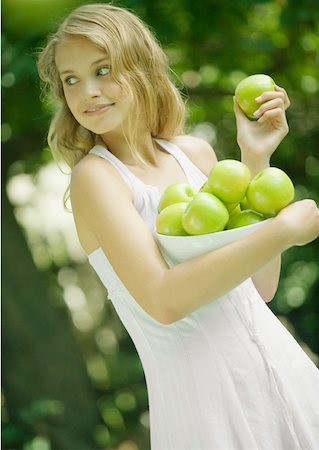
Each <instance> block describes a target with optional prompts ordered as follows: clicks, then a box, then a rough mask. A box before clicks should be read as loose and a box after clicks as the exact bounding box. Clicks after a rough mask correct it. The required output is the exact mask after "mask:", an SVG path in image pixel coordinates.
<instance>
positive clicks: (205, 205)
mask: <svg viewBox="0 0 319 450" xmlns="http://www.w3.org/2000/svg"><path fill="white" fill-rule="evenodd" d="M228 220H229V214H228V211H227V208H226V206H225V205H224V204H223V202H221V201H220V200H219V198H217V197H215V196H214V195H212V194H209V193H208V192H199V193H198V194H196V195H195V197H194V198H193V200H192V201H191V202H190V203H188V206H187V208H186V209H185V212H184V214H183V217H182V224H183V228H184V230H185V231H186V232H187V233H188V234H191V235H197V234H207V233H213V232H215V231H222V230H223V229H224V228H225V226H226V224H227V222H228Z"/></svg>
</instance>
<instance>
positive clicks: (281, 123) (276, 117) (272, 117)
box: [257, 108, 289, 134]
mask: <svg viewBox="0 0 319 450" xmlns="http://www.w3.org/2000/svg"><path fill="white" fill-rule="evenodd" d="M267 121H269V122H271V123H272V125H273V126H274V128H277V129H281V130H282V131H283V132H284V133H285V134H287V133H288V131H289V128H288V123H287V120H286V116H285V113H284V111H283V109H282V108H275V109H270V110H269V111H266V112H265V113H264V114H263V115H262V116H261V117H260V118H259V119H258V121H257V122H258V123H260V124H261V123H265V122H267Z"/></svg>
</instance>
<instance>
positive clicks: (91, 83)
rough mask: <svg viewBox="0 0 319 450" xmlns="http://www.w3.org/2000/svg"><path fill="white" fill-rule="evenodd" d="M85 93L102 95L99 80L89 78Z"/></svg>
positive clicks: (92, 95) (93, 95)
mask: <svg viewBox="0 0 319 450" xmlns="http://www.w3.org/2000/svg"><path fill="white" fill-rule="evenodd" d="M85 94H86V95H87V96H88V97H99V96H100V95H101V87H100V83H99V81H98V80H93V79H89V80H87V81H86V83H85Z"/></svg>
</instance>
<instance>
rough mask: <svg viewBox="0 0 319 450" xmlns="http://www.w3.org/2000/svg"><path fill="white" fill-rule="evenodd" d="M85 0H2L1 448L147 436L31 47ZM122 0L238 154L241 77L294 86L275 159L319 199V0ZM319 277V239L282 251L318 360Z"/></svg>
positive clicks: (130, 364)
mask: <svg viewBox="0 0 319 450" xmlns="http://www.w3.org/2000/svg"><path fill="white" fill-rule="evenodd" d="M83 3H84V2H83V1H81V0H4V1H3V2H2V20H3V34H2V39H3V41H2V61H3V62H2V71H3V75H2V96H3V97H2V98H3V114H2V122H3V123H2V145H3V151H2V171H3V174H2V205H3V226H2V231H3V234H2V237H3V239H2V249H3V252H2V255H3V273H2V274H3V278H2V281H3V284H2V286H3V296H2V298H3V300H2V318H3V320H2V343H3V353H2V358H3V361H2V362H3V372H2V375H3V378H2V380H3V383H2V427H3V428H2V446H3V447H2V448H4V449H23V450H50V449H64V450H66V449H77V450H80V449H119V450H137V449H141V450H142V449H145V450H146V449H149V421H148V404H147V393H146V387H145V380H144V376H143V371H142V367H141V365H140V362H139V359H138V356H137V354H136V350H135V348H134V346H133V344H132V342H131V340H130V338H129V336H128V335H127V333H126V331H125V330H124V329H123V327H122V325H121V323H120V322H119V319H118V317H117V315H116V313H115V312H114V310H113V307H112V304H111V302H110V301H109V300H108V298H107V292H106V290H105V289H104V288H103V287H102V285H101V283H100V282H99V280H98V279H97V277H96V275H95V273H94V272H93V270H92V269H91V268H90V266H89V265H88V262H87V260H86V258H85V255H84V254H83V252H82V250H81V248H80V246H79V243H78V241H77V238H76V234H75V228H74V224H73V220H72V215H71V214H70V213H69V212H67V211H66V210H64V208H63V203H62V196H63V193H64V190H65V188H66V186H67V183H68V179H69V177H68V170H67V168H66V167H61V168H58V167H57V165H56V164H55V163H54V162H53V161H52V158H51V154H50V152H49V150H48V148H47V144H46V131H47V127H48V124H49V120H50V106H49V105H48V104H46V103H41V101H40V98H39V96H40V83H39V79H38V76H37V72H36V68H35V54H36V52H37V50H38V49H39V48H40V47H41V46H42V45H43V44H44V42H45V36H46V35H47V34H48V33H49V32H50V31H52V30H54V29H55V27H56V24H57V23H58V22H59V20H60V19H61V18H62V17H63V16H65V15H66V14H67V13H68V12H69V11H70V10H71V9H73V8H74V7H75V6H77V5H80V4H83ZM114 4H116V5H120V6H126V7H129V8H131V9H133V10H134V11H135V12H136V13H137V14H138V15H140V16H141V17H142V18H143V19H144V20H145V21H146V22H147V23H149V24H150V26H151V27H152V28H153V30H154V31H155V33H156V35H157V37H158V39H159V40H160V41H161V42H162V45H163V47H164V49H165V51H166V52H167V55H168V57H169V60H170V63H171V66H172V68H173V70H174V73H175V75H174V76H175V78H176V82H177V83H178V85H179V86H180V87H181V89H182V90H183V92H184V93H185V95H187V97H188V99H189V100H188V105H189V111H190V115H189V122H188V131H189V132H190V133H193V134H195V135H198V136H201V137H204V138H205V139H206V140H208V141H209V142H210V143H211V144H212V145H213V146H214V148H215V150H216V152H217V155H218V157H219V158H220V159H223V158H226V157H231V158H237V159H238V158H239V157H240V156H239V151H238V147H237V144H236V130H235V120H234V114H233V111H232V95H233V92H234V88H235V86H236V84H237V82H238V81H239V80H240V79H241V78H243V77H244V76H245V75H249V74H253V73H267V74H269V75H271V76H272V77H273V78H274V79H275V81H276V82H277V84H279V85H281V86H283V87H285V88H286V89H287V91H288V93H289V95H290V98H291V101H292V106H291V108H290V109H289V111H288V113H287V114H288V120H289V125H290V134H289V136H288V137H287V138H286V139H285V140H284V142H283V143H282V144H281V145H280V147H279V148H278V150H277V152H276V154H275V155H274V156H273V159H272V165H274V166H277V167H280V168H282V169H284V170H285V171H286V172H287V173H288V174H289V175H290V176H291V178H292V179H293V181H294V183H295V186H296V198H298V199H300V198H306V197H309V198H313V199H315V200H317V201H318V197H319V156H318V145H319V95H318V93H319V3H318V1H317V0H303V1H302V2H300V1H299V0H272V1H252V0H241V1H236V0H228V1H227V0H226V1H225V0H215V1H214V0H201V1H198V2H196V1H194V0H170V1H167V0H156V1H151V0H125V1H124V0H123V1H122V2H121V3H119V2H117V1H115V2H114ZM60 169H61V170H60ZM123 220H124V218H123ZM301 226H302V224H301ZM128 227H129V224H128ZM318 280H319V253H318V241H317V242H314V243H312V244H309V245H307V246H305V247H298V248H293V249H291V250H289V251H288V252H286V253H285V254H284V256H283V269H282V276H281V281H280V285H279V289H278V292H277V294H276V297H275V299H274V300H273V301H272V302H271V303H270V304H269V307H270V308H271V309H272V310H273V311H274V312H275V314H276V315H277V316H278V318H279V319H280V320H281V321H282V322H283V323H284V325H285V326H286V327H287V328H288V329H289V331H290V332H291V333H292V334H293V335H294V336H295V337H296V339H297V340H298V342H299V343H300V345H301V346H302V347H303V348H304V349H305V351H306V352H307V353H308V355H309V356H310V357H311V358H312V360H313V361H314V362H315V364H318V361H319V359H318V354H319V341H318V331H319V302H318V296H319V282H318ZM300 381H301V382H302V380H300Z"/></svg>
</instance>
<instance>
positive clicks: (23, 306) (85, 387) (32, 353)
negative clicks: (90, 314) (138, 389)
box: [2, 193, 101, 450]
mask: <svg viewBox="0 0 319 450" xmlns="http://www.w3.org/2000/svg"><path fill="white" fill-rule="evenodd" d="M7 204H8V200H7V198H6V195H5V193H3V198H2V205H3V206H4V208H5V214H4V216H3V232H4V235H5V239H3V245H2V251H3V257H4V259H5V261H6V263H5V264H4V266H3V273H2V287H3V292H2V294H3V296H2V299H3V300H2V319H3V326H2V338H3V341H2V342H3V348H4V364H3V390H4V395H5V402H6V409H7V413H8V415H9V418H10V421H9V423H7V424H5V425H4V428H3V433H2V438H3V448H11V449H12V448H21V447H22V445H23V443H24V440H25V438H26V437H28V438H29V439H30V438H32V437H34V436H36V435H37V433H39V434H40V435H43V436H47V437H48V438H49V440H50V442H51V443H52V446H53V448H54V449H61V450H65V449H92V448H93V447H94V445H95V442H94V441H93V431H92V430H93V429H94V427H95V426H97V425H98V424H100V422H101V421H100V417H99V414H98V411H97V407H96V394H95V392H94V389H93V387H92V384H91V383H90V380H89V377H88V374H87V372H86V368H85V365H84V363H83V358H82V355H81V353H80V352H79V349H78V347H77V345H76V342H75V338H74V336H73V335H72V332H71V329H70V324H69V318H68V315H66V314H65V309H64V308H63V309H61V308H57V307H56V305H55V303H56V301H55V299H54V298H52V293H51V294H50V292H49V290H48V286H47V283H46V279H45V277H44V276H43V274H42V273H40V272H39V271H38V270H37V268H36V266H35V265H34V262H33V259H32V257H31V254H30V250H29V248H28V247H27V245H26V242H25V238H24V236H23V234H22V232H21V229H20V227H19V226H18V224H17V223H16V220H15V218H14V216H13V214H12V212H11V209H10V208H8V207H7ZM21 434H22V436H21Z"/></svg>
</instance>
